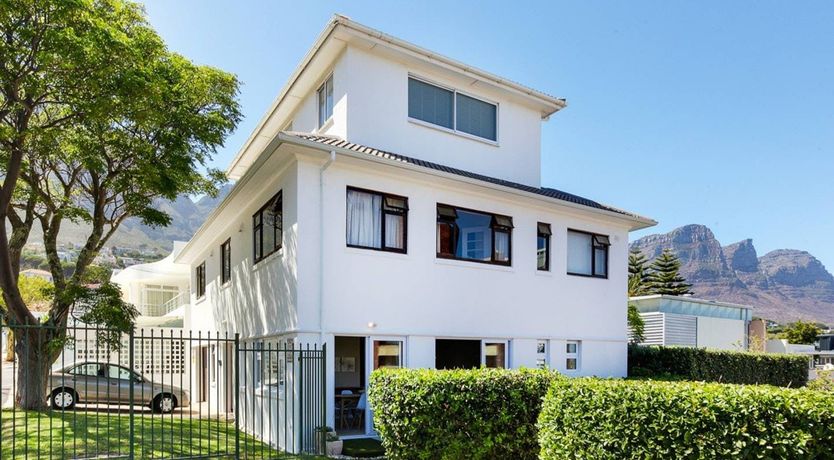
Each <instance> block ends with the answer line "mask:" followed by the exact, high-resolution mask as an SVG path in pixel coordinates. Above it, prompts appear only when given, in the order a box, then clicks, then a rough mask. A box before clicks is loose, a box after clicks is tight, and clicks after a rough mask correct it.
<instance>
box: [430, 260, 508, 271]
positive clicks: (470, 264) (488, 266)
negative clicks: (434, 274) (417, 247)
mask: <svg viewBox="0 0 834 460" xmlns="http://www.w3.org/2000/svg"><path fill="white" fill-rule="evenodd" d="M434 263H435V264H436V265H448V266H451V267H464V268H477V269H481V270H494V271H499V272H507V273H515V269H513V267H512V265H498V264H492V263H488V262H477V261H473V260H459V259H444V258H442V257H436V258H435V259H434Z"/></svg>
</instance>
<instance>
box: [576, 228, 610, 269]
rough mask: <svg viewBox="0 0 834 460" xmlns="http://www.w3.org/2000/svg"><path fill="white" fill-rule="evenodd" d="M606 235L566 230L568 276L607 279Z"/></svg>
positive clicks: (607, 244)
mask: <svg viewBox="0 0 834 460" xmlns="http://www.w3.org/2000/svg"><path fill="white" fill-rule="evenodd" d="M609 246H611V241H610V239H609V238H608V236H606V235H598V234H596V233H588V232H582V231H579V230H568V274H569V275H581V276H592V277H595V278H607V277H608V247H609Z"/></svg>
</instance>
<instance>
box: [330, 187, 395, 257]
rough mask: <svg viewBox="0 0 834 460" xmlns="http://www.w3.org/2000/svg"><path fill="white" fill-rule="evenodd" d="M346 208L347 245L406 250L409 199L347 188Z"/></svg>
mask: <svg viewBox="0 0 834 460" xmlns="http://www.w3.org/2000/svg"><path fill="white" fill-rule="evenodd" d="M346 207H347V210H346V226H345V227H346V230H345V238H346V243H347V246H348V247H352V248H362V249H375V250H378V251H390V252H401V253H405V252H407V247H408V246H407V237H408V198H406V197H403V196H398V195H392V194H390V193H382V192H375V191H372V190H365V189H360V188H355V187H348V188H347V200H346Z"/></svg>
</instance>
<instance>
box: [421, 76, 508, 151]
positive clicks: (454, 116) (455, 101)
mask: <svg viewBox="0 0 834 460" xmlns="http://www.w3.org/2000/svg"><path fill="white" fill-rule="evenodd" d="M408 78H410V79H413V80H417V81H419V82H421V83H425V84H427V85H431V86H434V87H435V88H439V89H442V90H445V91H449V92H451V93H452V127H451V128H447V127H445V126H443V125H438V124H436V123H432V122H430V121H426V120H423V119H421V118H414V117H411V116H408V118H409V119H411V120H416V121H418V122H420V123H427V124H429V125H431V126H434V127H436V128H438V129H442V130H444V131H446V132H452V133H454V134H458V135H461V136H465V137H471V138H473V139H477V140H481V141H485V142H488V143H491V144H495V145H498V116H499V115H498V114H499V110H500V104H499V103H498V102H494V101H490V100H487V99H484V98H483V97H480V96H476V95H474V94H472V93H468V92H466V91H463V90H459V89H457V88H453V87H451V86H446V85H444V84H441V83H437V82H434V81H432V80H429V79H426V78H423V77H421V76H418V75H414V74H411V73H410V74H408ZM407 84H408V82H407V81H406V85H407ZM458 94H461V95H463V96H466V97H468V98H471V99H475V100H476V101H480V102H483V103H485V104H489V105H493V106H495V139H490V138H488V137H483V136H479V135H477V134H472V133H468V132H466V131H461V130H459V129H458ZM406 112H408V107H407V106H406Z"/></svg>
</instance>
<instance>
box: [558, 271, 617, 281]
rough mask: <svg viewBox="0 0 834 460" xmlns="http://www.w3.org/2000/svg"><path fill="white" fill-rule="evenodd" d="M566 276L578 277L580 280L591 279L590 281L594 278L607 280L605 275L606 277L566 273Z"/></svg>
mask: <svg viewBox="0 0 834 460" xmlns="http://www.w3.org/2000/svg"><path fill="white" fill-rule="evenodd" d="M567 274H568V275H569V276H578V277H580V278H592V279H594V278H595V279H598V280H607V279H608V275H606V276H600V275H585V274H582V273H571V272H567Z"/></svg>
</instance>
